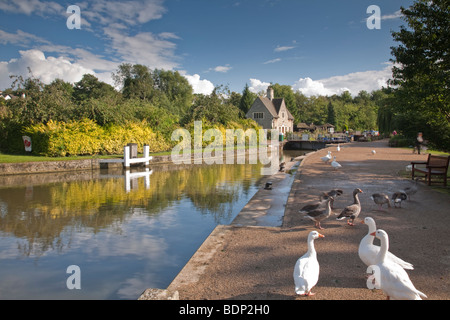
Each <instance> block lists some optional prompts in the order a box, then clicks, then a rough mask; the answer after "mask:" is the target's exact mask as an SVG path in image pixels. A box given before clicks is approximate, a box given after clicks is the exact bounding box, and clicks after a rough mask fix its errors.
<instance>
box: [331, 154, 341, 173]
mask: <svg viewBox="0 0 450 320" xmlns="http://www.w3.org/2000/svg"><path fill="white" fill-rule="evenodd" d="M331 166H332V167H333V168H334V170H337V169H338V168H340V167H342V166H341V164H340V163H339V162H337V161H336V156H335V157H334V158H333V161H332V162H331Z"/></svg>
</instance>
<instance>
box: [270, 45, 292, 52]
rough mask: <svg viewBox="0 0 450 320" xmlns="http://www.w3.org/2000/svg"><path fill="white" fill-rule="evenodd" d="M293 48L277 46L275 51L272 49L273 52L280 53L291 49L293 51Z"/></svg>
mask: <svg viewBox="0 0 450 320" xmlns="http://www.w3.org/2000/svg"><path fill="white" fill-rule="evenodd" d="M294 48H295V47H292V46H277V47H276V48H275V49H274V51H275V52H282V51H288V50H292V49H294Z"/></svg>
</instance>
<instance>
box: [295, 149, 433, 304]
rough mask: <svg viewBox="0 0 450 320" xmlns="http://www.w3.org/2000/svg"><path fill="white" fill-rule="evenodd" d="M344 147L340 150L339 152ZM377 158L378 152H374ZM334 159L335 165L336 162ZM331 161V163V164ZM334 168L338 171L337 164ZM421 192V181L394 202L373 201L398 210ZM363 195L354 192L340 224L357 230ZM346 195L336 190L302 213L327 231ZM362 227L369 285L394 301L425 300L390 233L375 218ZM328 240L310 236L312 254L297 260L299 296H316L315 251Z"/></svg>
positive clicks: (398, 194) (374, 197) (386, 198)
mask: <svg viewBox="0 0 450 320" xmlns="http://www.w3.org/2000/svg"><path fill="white" fill-rule="evenodd" d="M339 150H340V146H338V151H339ZM372 153H373V154H375V150H374V151H373V152H372ZM335 158H336V157H334V161H335ZM327 159H328V160H327ZM321 160H322V161H324V162H328V161H330V160H331V152H330V151H329V152H328V154H327V155H326V156H325V157H322V158H321ZM331 165H332V166H333V167H334V168H338V167H339V166H340V165H339V166H337V165H336V164H335V165H333V162H332V163H331ZM416 192H417V180H416V181H415V184H413V185H412V186H410V187H408V188H405V189H404V190H401V191H398V192H395V193H394V194H392V196H391V198H389V196H388V195H387V194H384V193H374V194H372V196H371V199H372V200H373V201H374V202H375V204H377V205H378V208H379V209H380V210H381V208H382V206H383V205H384V204H387V205H388V207H391V205H390V200H392V201H393V203H394V207H396V206H397V205H400V206H401V203H402V201H404V200H407V199H410V196H411V195H413V194H414V193H416ZM360 193H363V191H362V190H361V189H359V188H356V189H354V191H353V203H351V204H349V205H348V206H346V207H344V209H343V210H342V211H341V212H340V214H339V215H338V217H337V218H336V219H337V220H343V219H345V218H347V224H348V225H350V226H354V220H355V219H356V218H357V217H358V215H359V214H360V212H361V202H360V200H359V197H358V195H359V194H360ZM342 194H343V191H342V190H340V189H333V190H331V191H329V192H324V193H322V194H321V195H320V198H319V200H318V201H316V202H315V203H312V204H308V205H306V206H304V207H303V208H301V209H300V210H299V212H300V213H302V214H304V215H305V217H307V218H309V219H311V220H313V221H314V223H315V227H316V228H318V229H323V227H322V226H321V222H323V220H325V219H327V218H328V217H330V215H331V213H332V212H333V201H334V199H335V198H336V197H338V196H341V195H342ZM362 223H364V224H366V225H367V226H368V233H367V235H366V236H364V238H363V239H362V240H361V242H360V244H359V249H358V255H359V257H360V259H361V260H362V261H363V262H364V264H366V265H367V266H368V267H369V268H368V271H369V270H373V271H374V274H373V275H372V276H370V277H369V279H368V280H367V281H368V283H369V281H371V283H373V284H374V288H376V289H381V290H382V291H383V292H384V293H385V294H386V295H387V298H388V299H392V300H399V299H401V300H405V299H406V300H421V297H424V298H427V296H426V295H425V294H424V293H423V292H421V291H419V290H417V289H416V288H415V287H414V285H413V283H412V282H411V280H410V278H409V276H408V274H407V272H406V271H405V269H406V270H413V269H414V268H413V265H412V264H411V263H409V262H405V261H403V260H402V259H400V258H398V257H397V256H395V255H394V254H392V253H391V252H389V236H388V234H387V233H386V231H384V230H381V229H377V227H376V224H375V220H374V219H373V218H371V217H366V218H365V219H364V220H363V221H362ZM319 238H324V235H322V234H321V233H319V232H318V231H311V232H310V233H309V235H308V240H307V244H308V251H307V252H306V253H305V254H304V255H303V256H302V257H301V258H299V259H298V260H297V262H296V264H295V267H294V273H293V276H294V282H295V292H296V293H297V294H299V295H306V296H309V295H314V293H312V292H311V290H312V288H313V287H314V286H315V285H316V284H317V282H318V280H319V262H318V260H317V253H316V250H315V248H314V240H316V239H319ZM375 238H378V239H379V240H380V244H381V245H380V246H377V245H375V244H374V243H373V242H374V239H375Z"/></svg>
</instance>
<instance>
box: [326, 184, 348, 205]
mask: <svg viewBox="0 0 450 320" xmlns="http://www.w3.org/2000/svg"><path fill="white" fill-rule="evenodd" d="M343 193H344V191H342V190H341V189H333V190H330V191H328V192H327V193H325V194H324V195H325V196H329V197H332V198H333V199H331V201H330V206H331V209H333V203H334V199H336V197H338V196H340V195H342V194H343Z"/></svg>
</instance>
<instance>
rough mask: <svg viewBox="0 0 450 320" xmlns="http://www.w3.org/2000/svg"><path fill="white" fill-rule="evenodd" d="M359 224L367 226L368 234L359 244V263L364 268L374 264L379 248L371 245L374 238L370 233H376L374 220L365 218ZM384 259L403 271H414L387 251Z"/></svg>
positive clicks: (409, 264)
mask: <svg viewBox="0 0 450 320" xmlns="http://www.w3.org/2000/svg"><path fill="white" fill-rule="evenodd" d="M361 223H363V224H365V225H367V227H368V232H367V234H366V235H365V236H364V238H362V239H361V242H360V243H359V248H358V255H359V258H360V259H361V261H362V262H364V264H365V265H366V266H371V265H374V264H376V259H377V255H378V253H379V252H380V247H379V246H376V245H374V244H373V241H374V240H375V236H373V235H371V233H373V232H375V231H377V225H376V223H375V220H374V219H373V218H371V217H365V218H364V220H362V221H361ZM386 259H387V260H389V261H391V262H393V263H397V264H398V265H400V266H401V267H402V268H403V269H408V270H413V269H414V267H413V265H412V264H411V263H409V262H406V261H403V260H402V259H400V258H398V257H397V256H396V255H394V254H392V253H391V252H389V251H388V252H387V254H386Z"/></svg>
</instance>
